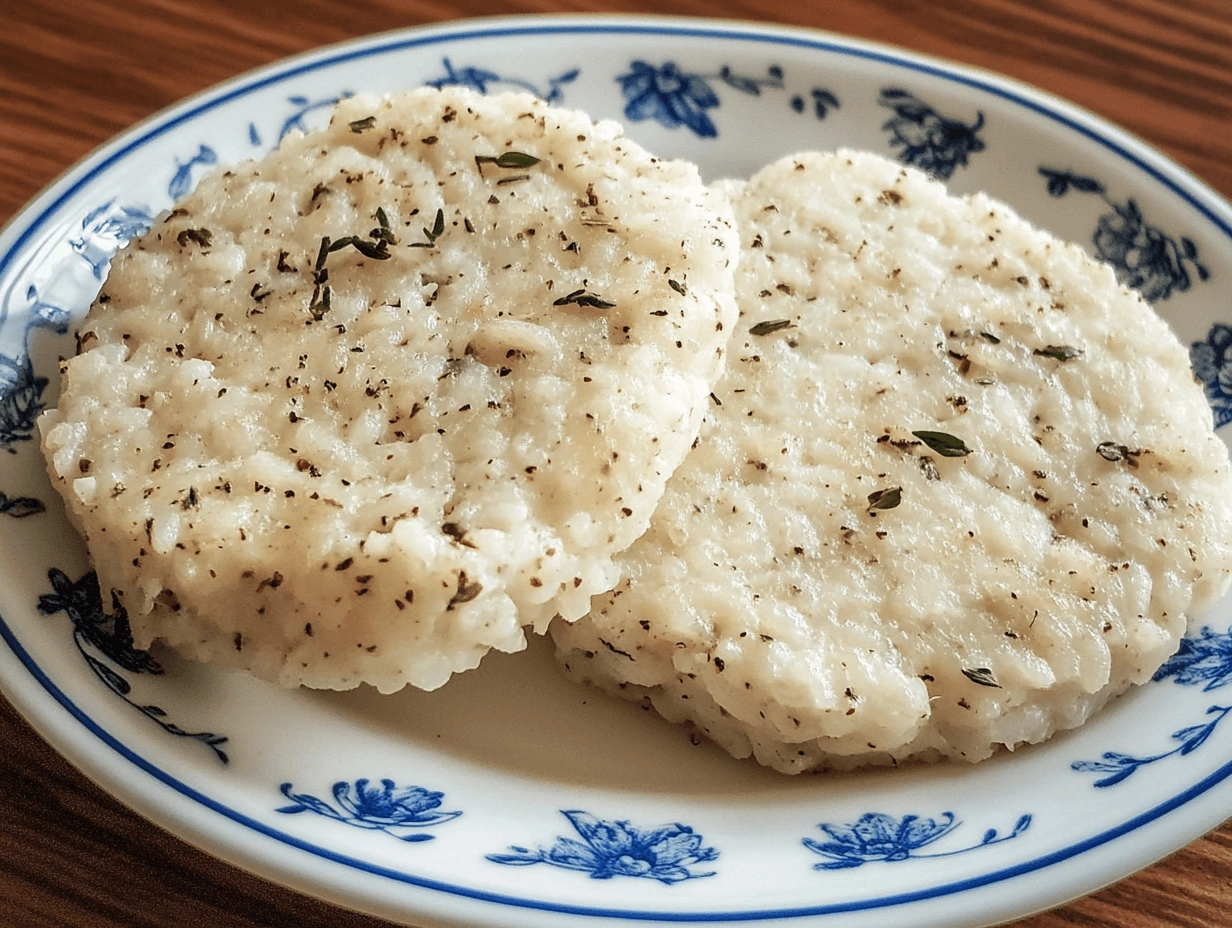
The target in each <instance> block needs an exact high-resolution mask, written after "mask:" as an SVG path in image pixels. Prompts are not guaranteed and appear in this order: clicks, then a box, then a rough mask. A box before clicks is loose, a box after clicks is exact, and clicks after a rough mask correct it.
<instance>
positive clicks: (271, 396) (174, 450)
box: [40, 88, 737, 691]
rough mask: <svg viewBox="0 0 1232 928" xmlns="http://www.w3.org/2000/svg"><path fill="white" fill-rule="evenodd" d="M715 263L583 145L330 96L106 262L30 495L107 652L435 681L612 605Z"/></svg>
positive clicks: (711, 358) (427, 107) (709, 359)
mask: <svg viewBox="0 0 1232 928" xmlns="http://www.w3.org/2000/svg"><path fill="white" fill-rule="evenodd" d="M736 248H737V238H736V233H735V231H734V229H733V227H732V222H731V214H730V208H729V206H728V205H727V202H726V200H725V199H724V198H722V197H719V196H716V195H714V194H712V193H711V192H709V191H708V190H707V189H706V188H705V186H704V185H703V184H702V182H701V180H700V177H699V175H698V173H697V169H696V168H695V167H694V166H692V165H689V164H685V163H683V162H664V161H660V160H658V159H656V158H654V157H652V156H650V155H649V154H648V153H647V152H646V151H644V150H643V149H642V148H640V147H639V146H638V145H636V144H634V143H632V142H630V141H628V140H627V139H625V138H624V137H623V130H622V129H621V127H620V126H619V125H617V124H616V123H614V122H599V123H592V122H591V120H590V119H589V118H588V117H586V116H585V115H584V114H581V113H577V112H572V111H568V110H563V109H557V108H553V107H549V106H548V105H546V104H545V103H543V102H542V101H541V100H539V99H537V98H535V97H533V96H531V95H528V94H507V95H500V96H491V97H484V96H481V95H479V94H476V93H473V92H470V91H467V90H464V89H460V88H446V89H443V90H435V89H422V90H418V91H414V92H409V93H406V94H401V95H397V96H394V97H392V98H384V99H382V98H377V97H372V96H357V97H353V98H350V99H347V100H345V101H343V102H341V103H340V104H339V105H338V107H337V108H336V110H335V112H334V113H333V116H332V121H331V123H330V126H329V128H328V129H326V130H324V131H321V132H314V133H312V134H309V135H307V136H302V135H299V134H298V133H295V134H292V135H290V136H289V137H288V138H286V139H285V140H284V141H283V142H282V144H281V145H280V147H279V148H278V150H277V151H276V152H273V153H271V154H270V155H269V156H267V157H266V158H264V159H262V160H260V161H256V162H249V163H246V164H243V165H240V166H239V167H235V168H232V169H230V170H226V171H219V172H216V173H214V174H212V175H210V176H207V177H205V178H204V179H203V180H202V181H201V183H200V185H199V186H198V188H197V189H196V191H195V192H194V193H192V194H191V195H190V196H188V197H187V198H186V199H184V200H183V201H182V202H180V203H179V204H178V205H177V206H176V208H175V209H174V210H172V211H171V212H170V214H169V215H167V216H165V217H164V218H163V219H162V220H161V221H160V222H159V223H158V224H157V225H156V226H155V227H154V228H153V229H152V230H151V231H150V232H149V233H148V234H146V235H145V236H143V237H141V238H139V239H137V240H135V241H133V242H132V243H131V244H130V245H129V246H128V247H127V248H126V249H125V250H124V251H123V252H122V253H120V254H119V255H117V257H116V259H115V261H114V263H113V265H112V270H111V274H110V277H109V279H108V281H107V283H106V286H105V288H104V291H103V293H102V294H101V295H100V296H99V298H98V300H97V302H96V303H95V305H94V306H93V307H92V309H91V311H90V313H89V316H88V317H87V319H86V320H85V322H84V323H83V325H82V326H81V329H80V333H79V340H80V345H81V350H80V351H79V355H78V356H77V357H75V358H73V359H71V360H69V361H68V362H66V363H65V364H64V365H63V367H62V374H63V377H62V379H63V388H62V393H61V396H60V401H59V406H58V408H57V409H55V410H51V411H48V412H47V413H46V414H45V415H44V416H43V418H42V420H41V422H40V427H41V430H42V434H43V444H44V450H45V453H46V455H47V457H48V460H49V464H50V469H51V473H52V477H53V479H54V481H55V482H56V483H57V485H58V487H59V489H60V491H61V492H62V494H63V495H64V497H65V499H66V500H67V503H68V507H69V508H70V510H71V511H72V513H73V517H74V518H75V520H76V521H77V522H78V523H79V525H80V527H81V528H82V530H83V532H84V534H85V537H86V539H87V541H88V543H89V547H90V551H91V556H92V559H93V561H94V564H95V566H96V568H97V570H98V573H99V577H100V582H101V584H102V587H103V589H104V590H108V589H114V590H115V591H116V592H117V595H118V596H119V599H120V602H121V603H122V604H123V606H124V607H125V608H126V609H127V611H128V615H129V618H130V620H131V622H132V626H133V630H134V633H135V635H136V639H137V645H138V646H139V647H146V646H148V645H149V644H150V643H151V642H152V641H154V640H155V639H163V640H165V641H166V642H168V643H169V644H171V645H173V646H174V647H175V648H177V649H179V650H180V651H182V652H183V653H185V654H187V655H189V656H191V657H194V658H199V659H203V660H211V661H216V662H218V663H221V664H224V665H227V666H238V667H244V668H247V669H249V670H252V671H254V672H255V673H257V674H259V675H260V676H263V677H266V678H270V679H276V680H279V681H281V682H282V683H284V684H287V685H295V684H306V685H309V686H314V687H329V688H339V689H341V688H348V687H352V686H355V685H357V684H358V683H360V682H361V681H366V682H369V683H372V684H375V685H376V686H377V687H378V688H380V689H381V690H383V691H392V690H396V689H398V688H400V687H401V686H403V685H404V684H406V683H411V684H413V685H415V686H417V687H421V688H424V689H432V688H435V687H438V686H440V685H441V684H443V683H444V682H445V681H446V680H447V679H448V678H449V676H450V674H451V673H453V672H457V671H461V670H464V669H467V668H470V667H474V666H475V665H476V664H477V663H478V661H479V659H480V658H481V656H482V655H483V654H484V653H485V652H486V651H487V650H488V649H489V648H493V647H494V648H498V649H500V650H504V651H513V650H517V649H519V648H521V647H523V646H524V638H523V631H522V627H523V626H526V625H533V626H535V627H536V628H538V629H539V630H541V631H542V630H543V629H545V628H546V624H547V622H548V620H550V619H551V618H552V617H553V616H555V615H557V614H559V615H561V616H562V617H563V618H565V619H574V618H577V617H578V616H580V615H582V614H584V613H585V612H586V610H587V608H588V606H589V602H590V597H591V596H592V595H595V594H598V593H602V592H604V591H606V590H609V589H611V587H612V586H613V585H614V584H615V583H616V581H617V579H618V577H619V574H618V572H617V569H616V567H615V566H614V564H613V562H612V556H613V555H614V554H615V553H616V552H618V551H620V550H621V549H623V548H625V547H627V546H628V545H629V544H630V543H631V542H633V540H634V539H636V538H637V537H638V536H639V535H641V534H642V532H643V531H644V530H645V528H646V526H647V525H648V522H649V518H650V513H651V511H652V509H653V508H654V506H655V504H656V503H657V501H658V499H659V497H660V495H661V493H662V490H663V486H664V483H665V481H666V479H667V477H668V476H669V475H670V474H671V472H672V471H673V470H674V469H675V468H676V466H677V465H678V464H679V463H680V461H681V460H682V459H683V458H684V456H685V454H686V452H687V450H688V448H689V445H690V444H691V443H692V442H693V440H694V439H695V437H696V434H697V430H698V428H699V426H700V422H701V417H702V414H703V412H704V403H705V402H707V399H706V397H707V396H708V394H709V392H710V389H711V387H712V386H713V383H714V382H715V380H716V379H717V377H718V376H719V373H720V371H721V369H722V366H723V351H724V345H725V342H726V339H727V338H728V337H729V335H730V325H731V324H732V322H733V320H734V318H735V312H736V310H735V304H734V299H733V281H732V273H733V269H734V266H735V257H736ZM725 328H726V331H725Z"/></svg>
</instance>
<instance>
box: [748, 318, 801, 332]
mask: <svg viewBox="0 0 1232 928" xmlns="http://www.w3.org/2000/svg"><path fill="white" fill-rule="evenodd" d="M790 325H791V320H790V319H775V320H774V321H772V322H759V323H757V325H755V326H752V327H750V328H749V334H750V335H769V334H770V333H771V332H777V331H778V330H779V329H786V328H788V327H789V326H790Z"/></svg>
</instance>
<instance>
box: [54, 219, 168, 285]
mask: <svg viewBox="0 0 1232 928" xmlns="http://www.w3.org/2000/svg"><path fill="white" fill-rule="evenodd" d="M153 223H154V217H153V216H151V215H150V212H149V210H146V209H143V208H142V207H140V206H120V205H118V204H117V203H116V202H115V200H108V201H107V202H106V203H104V204H102V205H101V206H98V207H95V208H94V209H93V210H91V211H90V213H89V214H88V215H87V216H86V217H85V219H83V220H81V235H80V236H79V237H77V238H75V239H73V240H72V241H70V242H69V245H70V246H71V247H72V249H73V251H75V252H76V253H77V254H78V255H80V256H81V257H82V259H83V260H84V261H85V262H86V263H87V264H89V265H90V269H91V270H92V271H93V272H94V277H95V279H96V280H102V279H103V275H104V274H105V273H106V272H107V265H109V264H110V263H111V257H112V255H114V254H115V253H116V252H117V251H118V250H119V249H120V247H121V246H123V245H124V244H125V243H126V242H127V241H128V240H129V239H131V238H134V237H136V236H138V235H140V234H141V233H142V232H144V231H145V230H146V229H148V228H149V227H150V226H151V225H153Z"/></svg>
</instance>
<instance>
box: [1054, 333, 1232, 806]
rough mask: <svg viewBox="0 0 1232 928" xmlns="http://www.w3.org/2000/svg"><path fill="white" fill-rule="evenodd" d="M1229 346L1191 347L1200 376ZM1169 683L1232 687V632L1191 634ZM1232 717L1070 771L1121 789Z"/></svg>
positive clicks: (1222, 336)
mask: <svg viewBox="0 0 1232 928" xmlns="http://www.w3.org/2000/svg"><path fill="white" fill-rule="evenodd" d="M1216 330H1218V331H1216ZM1229 344H1232V328H1229V327H1228V326H1225V325H1221V324H1220V325H1216V326H1214V327H1213V328H1212V329H1211V334H1210V335H1209V336H1208V337H1207V341H1206V342H1197V343H1195V344H1194V345H1193V346H1192V347H1191V348H1190V357H1191V359H1192V360H1193V364H1194V372H1195V374H1197V375H1198V377H1199V378H1202V377H1203V375H1204V373H1209V371H1207V370H1206V369H1205V366H1206V365H1209V364H1211V363H1212V358H1211V357H1210V356H1207V355H1204V354H1203V352H1200V351H1199V349H1200V348H1203V347H1205V348H1207V349H1208V350H1209V351H1211V352H1213V351H1214V350H1215V349H1218V350H1220V351H1222V350H1223V349H1225V348H1227V346H1228V345H1229ZM1208 395H1209V394H1208ZM1217 418H1218V417H1217ZM1169 678H1171V680H1172V682H1173V683H1176V684H1178V685H1180V686H1201V687H1202V691H1203V692H1204V693H1207V692H1210V691H1211V690H1217V689H1220V688H1221V687H1223V686H1226V685H1227V684H1228V683H1230V682H1232V632H1216V631H1213V630H1212V629H1211V628H1210V627H1209V626H1205V625H1204V626H1203V627H1202V630H1201V631H1200V632H1199V633H1198V635H1197V637H1192V636H1189V635H1186V636H1185V637H1184V638H1182V639H1181V644H1180V647H1178V648H1177V651H1176V653H1175V654H1173V655H1172V657H1170V658H1168V660H1166V661H1165V662H1164V664H1163V666H1162V667H1160V668H1159V670H1157V671H1155V676H1154V677H1152V679H1153V680H1155V681H1161V680H1167V679H1169ZM1229 713H1232V706H1209V707H1208V708H1207V710H1206V713H1205V714H1206V715H1207V716H1208V717H1209V718H1208V721H1206V722H1205V723H1202V724H1199V725H1190V726H1188V727H1186V728H1182V729H1179V730H1177V731H1174V732H1173V733H1172V740H1173V741H1177V742H1180V743H1179V745H1178V746H1177V747H1175V748H1173V749H1172V750H1170V751H1163V752H1161V753H1159V754H1151V755H1147V756H1145V757H1138V756H1135V755H1132V754H1125V753H1123V752H1120V751H1105V752H1104V753H1103V755H1101V758H1100V760H1077V761H1074V762H1073V763H1072V764H1070V769H1071V770H1075V771H1077V772H1079V773H1103V774H1107V776H1104V777H1101V778H1100V779H1098V780H1096V781H1095V783H1094V785H1095V786H1097V787H1100V788H1106V787H1109V786H1116V785H1117V784H1118V783H1122V782H1124V781H1125V780H1127V779H1128V778H1129V777H1131V776H1132V775H1133V774H1135V773H1137V772H1138V771H1139V770H1141V769H1142V768H1143V767H1147V766H1150V765H1151V764H1154V763H1158V762H1159V761H1161V760H1164V759H1165V758H1168V757H1173V756H1180V757H1185V756H1187V755H1189V754H1192V753H1193V752H1194V751H1196V750H1197V749H1198V748H1200V747H1202V745H1204V744H1206V742H1207V741H1208V740H1209V739H1210V737H1211V735H1213V734H1214V733H1215V729H1216V728H1217V727H1218V726H1219V723H1220V722H1222V721H1223V720H1224V719H1225V718H1226V717H1227V716H1228V714H1229Z"/></svg>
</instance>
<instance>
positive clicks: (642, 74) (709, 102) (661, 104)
mask: <svg viewBox="0 0 1232 928" xmlns="http://www.w3.org/2000/svg"><path fill="white" fill-rule="evenodd" d="M629 69H630V70H629V73H628V74H622V75H621V76H619V77H617V78H616V80H617V81H618V82H619V83H620V91H621V93H623V94H624V97H625V117H626V118H628V119H632V120H633V121H634V122H641V121H642V120H645V119H653V120H654V121H655V122H657V123H659V124H660V125H662V126H666V127H667V128H669V129H675V128H677V127H679V126H688V127H689V128H690V129H692V130H693V132H694V133H695V134H696V135H697V136H699V137H700V138H703V139H712V138H714V137H715V136H717V135H718V134H719V130H718V129H716V128H715V125H714V123H713V122H711V120H710V117H709V116H707V115H706V110H709V109H714V108H715V107H717V106H718V105H719V98H718V96H717V95H716V94H715V92H714V91H713V90H711V89H710V85H709V84H707V83H706V81H705V79H703V78H702V77H701V76H700V75H697V74H686V73H685V72H683V71H681V70H680V69H679V68H678V67H676V63H675V62H674V61H669V62H667V63H666V64H664V65H663V66H662V67H659V68H656V67H655V66H654V65H651V64H647V63H646V62H645V61H634V62H633V63H632V64H630V65H629Z"/></svg>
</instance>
